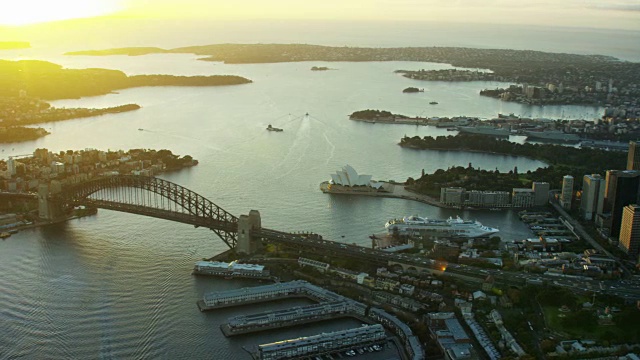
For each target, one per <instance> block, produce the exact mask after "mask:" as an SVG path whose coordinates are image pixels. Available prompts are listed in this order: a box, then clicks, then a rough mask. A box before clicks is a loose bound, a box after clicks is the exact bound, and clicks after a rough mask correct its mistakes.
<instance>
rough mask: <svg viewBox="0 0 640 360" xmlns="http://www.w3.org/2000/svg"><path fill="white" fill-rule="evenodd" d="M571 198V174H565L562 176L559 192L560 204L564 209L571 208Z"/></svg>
mask: <svg viewBox="0 0 640 360" xmlns="http://www.w3.org/2000/svg"><path fill="white" fill-rule="evenodd" d="M572 200H573V176H571V175H565V176H564V177H563V178H562V193H561V194H560V205H562V207H563V208H565V209H571V201H572Z"/></svg>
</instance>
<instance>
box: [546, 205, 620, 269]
mask: <svg viewBox="0 0 640 360" xmlns="http://www.w3.org/2000/svg"><path fill="white" fill-rule="evenodd" d="M551 205H552V206H553V207H554V208H555V209H556V211H557V212H558V213H560V215H562V217H564V218H565V219H566V220H567V221H568V222H569V224H571V226H573V229H574V230H575V232H576V233H577V234H578V235H579V236H580V237H581V238H583V239H584V240H586V241H587V242H588V243H589V245H591V246H592V247H593V248H594V249H596V250H598V251H599V252H600V253H602V254H605V255H607V256H608V257H609V258H611V259H613V260H615V261H616V262H617V263H618V266H620V268H621V269H622V270H623V274H624V275H629V274H631V272H630V271H629V269H627V268H626V267H625V266H624V265H623V264H622V263H621V262H620V260H619V259H618V258H617V257H615V256H614V255H613V254H612V253H610V252H609V251H607V249H605V248H604V247H603V246H602V245H600V244H599V243H598V242H597V241H596V240H595V239H594V238H592V237H591V235H589V234H588V233H587V231H586V230H585V229H584V227H582V225H581V224H580V223H579V222H578V221H576V220H575V219H574V218H572V217H571V215H569V214H568V213H567V212H566V211H565V210H564V209H563V208H562V206H560V204H558V203H557V202H554V201H552V202H551Z"/></svg>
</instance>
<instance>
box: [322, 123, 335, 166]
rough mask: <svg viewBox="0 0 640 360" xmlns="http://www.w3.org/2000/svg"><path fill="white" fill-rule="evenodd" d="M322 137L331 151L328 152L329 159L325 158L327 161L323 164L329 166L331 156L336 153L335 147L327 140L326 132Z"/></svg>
mask: <svg viewBox="0 0 640 360" xmlns="http://www.w3.org/2000/svg"><path fill="white" fill-rule="evenodd" d="M322 135H324V139H325V140H326V141H327V144H329V147H330V148H331V151H330V152H329V157H328V158H327V161H326V162H325V165H329V161H331V159H333V155H334V154H335V152H336V146H335V145H334V144H333V143H332V142H331V140H329V137H328V136H327V132H326V131H325V132H324V133H323V134H322Z"/></svg>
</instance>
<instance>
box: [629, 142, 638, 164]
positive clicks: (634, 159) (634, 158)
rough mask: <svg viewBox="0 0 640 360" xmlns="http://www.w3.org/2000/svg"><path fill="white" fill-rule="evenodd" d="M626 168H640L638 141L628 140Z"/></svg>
mask: <svg viewBox="0 0 640 360" xmlns="http://www.w3.org/2000/svg"><path fill="white" fill-rule="evenodd" d="M627 170H640V142H636V141H629V154H628V155H627Z"/></svg>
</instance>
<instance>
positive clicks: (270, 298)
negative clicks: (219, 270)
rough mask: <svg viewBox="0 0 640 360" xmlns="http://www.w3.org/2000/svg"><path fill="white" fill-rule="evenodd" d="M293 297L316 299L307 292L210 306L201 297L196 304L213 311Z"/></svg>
mask: <svg viewBox="0 0 640 360" xmlns="http://www.w3.org/2000/svg"><path fill="white" fill-rule="evenodd" d="M291 298H307V299H312V300H315V299H313V298H312V297H310V296H307V295H305V294H282V295H277V296H271V297H265V298H261V299H255V300H243V301H237V302H232V303H226V304H217V305H213V306H208V305H207V304H206V303H205V302H204V300H203V299H200V300H198V301H197V302H196V304H197V305H198V309H200V311H202V312H204V311H211V310H215V309H222V308H227V307H234V306H243V305H250V304H258V303H263V302H269V301H276V300H280V299H291Z"/></svg>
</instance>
